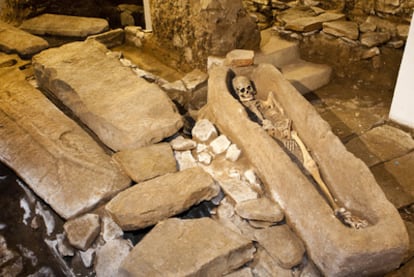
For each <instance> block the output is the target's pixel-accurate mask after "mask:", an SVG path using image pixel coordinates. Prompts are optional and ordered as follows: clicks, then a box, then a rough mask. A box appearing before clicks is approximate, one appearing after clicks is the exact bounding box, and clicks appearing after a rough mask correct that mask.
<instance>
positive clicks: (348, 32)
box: [322, 20, 359, 40]
mask: <svg viewBox="0 0 414 277" xmlns="http://www.w3.org/2000/svg"><path fill="white" fill-rule="evenodd" d="M322 26H323V31H324V32H325V33H327V34H331V35H334V36H337V37H346V38H349V39H354V40H356V39H358V36H359V28H358V23H356V22H352V21H344V20H339V21H332V22H324V23H323V24H322Z"/></svg>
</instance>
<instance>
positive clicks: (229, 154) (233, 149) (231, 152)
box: [226, 144, 241, 162]
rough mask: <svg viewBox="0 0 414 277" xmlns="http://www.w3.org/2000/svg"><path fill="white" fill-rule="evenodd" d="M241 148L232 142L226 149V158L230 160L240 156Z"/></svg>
mask: <svg viewBox="0 0 414 277" xmlns="http://www.w3.org/2000/svg"><path fill="white" fill-rule="evenodd" d="M240 155H241V150H240V148H239V147H237V145H236V144H232V145H230V146H229V148H228V149H227V151H226V159H227V160H229V161H232V162H235V161H237V160H238V159H239V158H240Z"/></svg>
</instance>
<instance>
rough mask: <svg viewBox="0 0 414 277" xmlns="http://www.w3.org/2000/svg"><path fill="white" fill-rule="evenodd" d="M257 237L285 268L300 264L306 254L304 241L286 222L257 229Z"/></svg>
mask: <svg viewBox="0 0 414 277" xmlns="http://www.w3.org/2000/svg"><path fill="white" fill-rule="evenodd" d="M255 237H256V239H257V241H258V242H259V243H260V245H261V246H262V247H263V248H264V249H266V251H267V252H268V253H269V254H270V256H272V257H273V258H274V259H276V260H277V262H278V264H279V265H280V266H281V267H283V268H285V269H290V268H292V267H294V266H295V265H298V264H300V262H301V261H302V258H303V255H304V254H305V246H304V245H303V243H302V241H301V240H300V239H299V238H298V237H297V236H296V235H295V234H294V233H293V232H292V230H291V229H290V228H289V226H287V225H286V224H285V225H280V226H274V227H270V228H266V229H260V230H257V231H256V233H255Z"/></svg>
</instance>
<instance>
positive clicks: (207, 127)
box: [191, 119, 217, 142]
mask: <svg viewBox="0 0 414 277" xmlns="http://www.w3.org/2000/svg"><path fill="white" fill-rule="evenodd" d="M191 134H192V135H193V138H195V139H196V140H199V141H201V142H207V141H209V140H211V139H214V138H216V137H217V130H216V127H214V125H213V123H211V122H210V121H208V120H207V119H201V120H199V121H197V122H196V124H195V126H194V127H193V129H192V130H191Z"/></svg>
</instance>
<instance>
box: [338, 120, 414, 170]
mask: <svg viewBox="0 0 414 277" xmlns="http://www.w3.org/2000/svg"><path fill="white" fill-rule="evenodd" d="M346 148H347V149H348V151H349V152H351V153H353V154H354V155H355V156H357V157H358V158H360V159H361V160H363V161H364V162H365V163H366V164H367V165H368V166H369V167H371V166H373V165H376V164H378V163H381V162H385V161H389V160H392V159H394V158H397V157H400V156H403V155H405V154H407V153H408V152H410V151H411V150H413V149H414V140H413V138H412V137H411V135H410V134H409V133H406V132H404V131H402V130H400V129H398V128H395V127H392V126H389V125H382V126H379V127H376V128H373V129H371V130H369V131H368V132H366V133H364V134H362V135H360V136H359V137H356V138H353V139H351V140H350V141H349V142H347V144H346Z"/></svg>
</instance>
